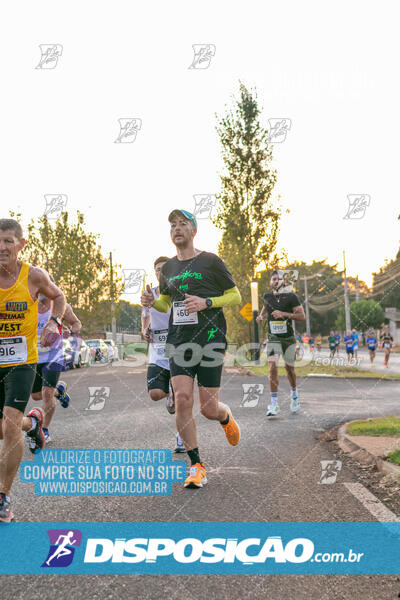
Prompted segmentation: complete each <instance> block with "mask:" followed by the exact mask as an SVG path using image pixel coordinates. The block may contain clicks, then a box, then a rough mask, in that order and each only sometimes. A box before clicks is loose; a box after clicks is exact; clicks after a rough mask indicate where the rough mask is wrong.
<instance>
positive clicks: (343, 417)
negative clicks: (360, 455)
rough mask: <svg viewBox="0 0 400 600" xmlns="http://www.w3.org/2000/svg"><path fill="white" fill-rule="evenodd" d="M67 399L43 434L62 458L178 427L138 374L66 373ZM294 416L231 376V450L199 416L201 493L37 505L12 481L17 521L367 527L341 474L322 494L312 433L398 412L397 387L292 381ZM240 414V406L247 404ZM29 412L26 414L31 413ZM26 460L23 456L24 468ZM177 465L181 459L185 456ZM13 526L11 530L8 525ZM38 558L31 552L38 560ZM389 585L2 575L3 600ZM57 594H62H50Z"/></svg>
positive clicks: (226, 387)
mask: <svg viewBox="0 0 400 600" xmlns="http://www.w3.org/2000/svg"><path fill="white" fill-rule="evenodd" d="M64 379H65V380H66V381H67V382H68V385H69V392H70V394H71V397H72V400H71V405H70V408H68V409H66V410H65V409H62V408H61V407H59V406H58V407H57V412H56V415H55V418H54V421H53V424H52V426H51V429H50V432H51V435H52V437H53V440H54V441H53V443H52V444H51V446H50V445H49V447H59V448H173V447H174V442H175V438H174V434H175V425H174V417H173V416H171V415H169V414H168V412H167V411H166V409H165V402H164V401H160V402H159V403H154V402H152V401H151V400H150V399H149V398H148V397H147V393H146V389H145V369H144V368H143V367H141V368H136V369H135V368H134V367H133V363H128V362H125V363H124V364H123V366H101V367H93V368H86V369H81V370H75V371H72V372H68V373H66V374H65V376H64ZM250 383H255V384H261V385H264V390H263V393H262V394H261V395H260V396H259V398H258V401H257V402H256V401H255V400H254V399H253V404H254V403H256V406H252V407H250V406H246V403H243V399H244V395H243V384H244V385H247V384H250ZM91 386H106V387H109V388H110V396H109V398H108V400H107V401H106V402H105V405H104V407H103V408H102V410H98V411H94V410H85V408H87V407H88V402H89V387H91ZM298 387H299V391H300V400H301V411H300V412H299V413H298V414H296V415H292V414H290V412H289V394H288V390H289V388H288V385H287V381H286V379H283V378H282V379H281V394H280V404H281V408H282V412H281V415H280V416H279V417H277V418H276V419H275V420H273V419H272V420H271V419H267V418H266V416H265V412H266V406H267V401H268V400H267V398H268V396H267V381H266V378H265V377H249V376H243V375H237V374H233V373H227V374H225V375H224V376H223V384H222V400H223V401H225V402H226V403H227V404H228V405H229V406H230V407H231V409H232V412H233V414H234V416H235V417H236V418H237V420H238V422H239V423H240V427H241V434H242V438H241V442H240V444H239V445H238V446H237V447H235V448H232V447H231V446H229V444H228V443H227V441H226V439H225V435H224V432H223V430H222V429H221V427H220V426H219V425H218V424H217V423H215V422H210V421H207V420H206V419H205V418H204V417H202V416H201V415H199V414H198V408H197V403H196V413H197V425H198V433H199V440H200V444H199V445H200V451H201V456H202V460H204V462H205V463H206V467H207V478H208V485H207V486H206V487H205V488H203V489H201V490H187V489H184V488H183V484H181V483H178V484H174V490H173V494H172V495H171V496H167V497H100V498H99V497H97V498H96V497H39V496H35V495H34V493H33V485H32V484H28V483H21V482H20V481H16V482H15V484H14V488H13V496H12V500H13V510H14V513H15V514H16V516H17V518H18V521H371V520H374V517H373V516H372V514H371V513H370V512H369V511H368V510H367V509H366V508H364V506H363V505H362V504H361V503H360V502H359V501H358V500H357V499H356V498H355V497H354V496H353V495H352V494H351V493H350V492H349V491H348V489H347V488H346V487H345V486H344V485H343V484H344V483H346V482H354V481H356V479H355V476H354V474H353V473H352V472H350V471H349V470H347V469H346V467H345V466H344V467H343V469H342V471H341V472H340V473H339V475H338V478H337V481H336V483H335V484H333V485H319V484H318V482H319V480H320V476H321V464H320V461H322V460H329V459H332V458H333V456H332V451H331V449H330V447H329V446H328V444H327V443H325V442H323V441H320V440H319V439H318V438H317V436H318V434H319V433H320V432H321V431H323V430H325V429H328V428H331V427H333V426H335V425H338V424H339V423H344V422H346V421H349V420H351V419H355V418H358V417H372V416H383V415H391V414H394V413H397V412H398V399H399V393H400V382H397V381H384V380H379V379H376V380H375V379H373V380H371V379H358V380H355V379H349V380H345V379H332V378H330V379H318V378H303V379H299V382H298ZM243 404H244V405H243ZM32 405H33V404H32ZM31 458H32V455H31V454H30V453H29V451H28V449H26V451H25V455H24V460H29V459H31ZM179 460H186V459H185V458H184V457H183V458H182V457H180V458H179ZM10 526H12V525H10ZM33 552H34V549H33ZM397 579H398V578H397V577H396V576H368V575H361V576H349V575H347V576H338V575H329V576H328V575H325V576H323V575H319V576H310V575H308V576H297V575H290V576H282V575H258V576H252V575H246V576H239V575H238V576H235V575H229V576H228V575H212V576H211V575H192V576H184V575H168V576H165V575H158V576H154V575H153V576H150V575H147V576H143V575H142V576H135V575H132V576H121V575H118V576H111V575H109V576H101V577H100V576H85V575H80V576H72V575H71V576H63V575H59V576H53V575H38V576H32V575H30V576H14V575H13V576H12V575H7V576H2V577H1V582H0V587H1V589H2V591H3V594H4V597H6V596H7V597H12V598H15V599H17V598H18V599H19V598H26V597H28V598H30V599H31V600H34V599H36V598H38V599H39V598H41V599H43V598H51V597H53V596H54V594H55V593H56V594H57V595H61V596H65V597H68V598H69V599H71V600H74V599H75V598H79V599H82V598H93V599H94V598H102V599H106V598H112V599H113V598H132V597H135V598H139V599H142V598H143V599H151V600H153V599H154V600H156V599H158V598H160V599H161V598H165V597H170V598H171V599H175V598H176V599H181V598H182V599H184V598H185V599H186V598H187V599H189V600H191V599H192V598H193V599H194V598H196V599H198V598H201V599H202V598H209V597H211V596H213V597H215V598H217V599H218V600H220V599H221V600H222V599H225V598H229V599H231V600H232V599H236V598H238V599H239V598H249V599H250V598H254V599H258V598H260V599H261V598H268V599H269V598H271V599H277V600H280V599H281V598H282V599H286V598H292V597H293V598H294V597H295V598H296V599H303V598H304V599H310V598H316V599H324V600H328V599H331V598H332V599H334V598H335V599H336V598H338V599H339V598H340V599H347V598H349V599H350V598H351V599H352V600H357V599H358V598H360V599H361V598H362V599H366V598H367V599H369V598H371V599H372V598H374V599H381V598H382V599H385V598H397V597H398V596H397V594H398V593H399V592H400V581H398V580H397ZM53 586H54V587H57V591H55V590H53V589H52V588H53Z"/></svg>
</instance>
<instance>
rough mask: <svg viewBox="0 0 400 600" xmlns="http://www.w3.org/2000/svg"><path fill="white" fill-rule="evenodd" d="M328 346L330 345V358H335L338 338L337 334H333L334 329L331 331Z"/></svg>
mask: <svg viewBox="0 0 400 600" xmlns="http://www.w3.org/2000/svg"><path fill="white" fill-rule="evenodd" d="M328 345H329V352H330V358H333V357H334V356H335V352H336V348H337V345H336V337H335V334H334V333H333V330H332V329H331V332H330V334H329V337H328Z"/></svg>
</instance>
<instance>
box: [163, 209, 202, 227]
mask: <svg viewBox="0 0 400 600" xmlns="http://www.w3.org/2000/svg"><path fill="white" fill-rule="evenodd" d="M178 215H179V216H181V217H182V216H183V217H184V218H185V219H187V220H188V221H192V223H193V225H194V226H195V227H196V229H197V221H196V217H195V216H194V215H192V213H190V212H189V211H187V210H183V208H175V209H174V210H173V211H172V212H171V213H170V214H169V217H168V221H169V222H171V221H172V219H173V218H174V217H176V216H178Z"/></svg>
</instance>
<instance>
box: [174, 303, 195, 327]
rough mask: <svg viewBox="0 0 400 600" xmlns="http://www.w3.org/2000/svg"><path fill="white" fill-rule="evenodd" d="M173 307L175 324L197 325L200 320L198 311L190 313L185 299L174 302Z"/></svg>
mask: <svg viewBox="0 0 400 600" xmlns="http://www.w3.org/2000/svg"><path fill="white" fill-rule="evenodd" d="M172 309H173V324H174V325H196V324H197V323H198V322H199V319H198V316H197V312H195V313H191V314H189V313H188V311H187V310H186V308H185V305H184V303H183V301H179V302H174V303H173V306H172Z"/></svg>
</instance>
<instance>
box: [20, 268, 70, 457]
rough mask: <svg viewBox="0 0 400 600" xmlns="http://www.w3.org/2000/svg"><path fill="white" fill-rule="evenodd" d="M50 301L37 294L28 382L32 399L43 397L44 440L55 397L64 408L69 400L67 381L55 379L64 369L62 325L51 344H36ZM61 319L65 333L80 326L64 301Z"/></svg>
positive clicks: (30, 442)
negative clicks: (33, 372) (32, 373)
mask: <svg viewBox="0 0 400 600" xmlns="http://www.w3.org/2000/svg"><path fill="white" fill-rule="evenodd" d="M49 277H50V280H51V281H52V282H53V283H54V279H53V278H52V276H51V275H49ZM52 304H53V303H52V301H51V300H49V299H48V298H46V296H44V295H43V294H39V302H38V310H39V319H38V328H37V335H38V352H39V358H38V363H37V365H36V376H35V380H34V382H33V386H32V399H33V400H35V401H36V402H37V401H39V400H43V404H42V409H43V413H44V418H43V424H42V430H43V434H44V437H45V440H46V444H48V443H49V442H50V441H51V438H50V433H49V427H50V423H51V420H52V418H53V416H54V412H55V410H56V398H57V399H58V400H59V401H60V404H61V406H62V407H63V408H67V407H68V405H69V401H70V397H69V395H68V394H67V384H66V383H65V382H64V381H59V379H60V374H61V372H62V371H64V370H65V360H64V347H63V334H62V326H61V327H60V328H59V334H60V335H59V336H58V337H57V338H56V340H55V341H54V343H53V344H52V345H51V346H49V347H44V346H42V345H41V344H40V336H41V335H42V331H43V329H44V327H45V326H46V324H47V322H48V320H49V318H50V315H51V311H52ZM62 322H63V323H65V324H66V325H68V326H69V327H70V330H68V331H69V333H72V334H73V335H75V336H77V335H78V334H79V332H80V330H81V329H82V323H81V322H80V320H79V319H78V317H77V316H76V315H75V313H74V311H73V310H72V308H71V306H70V305H69V304H67V305H66V308H65V312H64V315H63V318H62ZM78 341H80V340H78ZM78 349H80V348H78ZM28 441H29V446H30V448H31V450H32V451H36V450H37V449H38V448H37V446H36V442H35V440H33V439H29V440H28Z"/></svg>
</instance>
